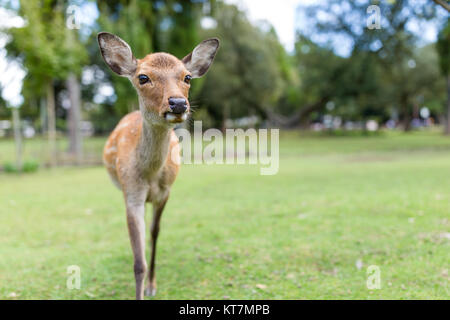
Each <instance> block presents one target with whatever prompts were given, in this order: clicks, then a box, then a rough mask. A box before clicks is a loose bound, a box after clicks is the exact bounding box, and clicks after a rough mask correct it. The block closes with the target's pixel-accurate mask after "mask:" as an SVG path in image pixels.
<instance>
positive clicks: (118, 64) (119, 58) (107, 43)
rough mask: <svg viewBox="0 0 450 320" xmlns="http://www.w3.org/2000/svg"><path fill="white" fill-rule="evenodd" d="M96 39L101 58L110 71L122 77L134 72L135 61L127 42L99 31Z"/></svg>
mask: <svg viewBox="0 0 450 320" xmlns="http://www.w3.org/2000/svg"><path fill="white" fill-rule="evenodd" d="M97 40H98V45H99V46H100V51H101V53H102V56H103V60H105V62H106V64H107V65H108V66H109V67H110V68H111V70H112V71H114V72H115V73H117V74H118V75H121V76H123V77H129V76H132V75H133V74H134V73H135V72H136V67H137V61H136V58H135V57H134V56H133V53H132V52H131V48H130V46H129V45H128V43H126V42H125V41H123V40H122V39H120V38H119V37H118V36H116V35H113V34H111V33H108V32H100V33H99V34H98V36H97Z"/></svg>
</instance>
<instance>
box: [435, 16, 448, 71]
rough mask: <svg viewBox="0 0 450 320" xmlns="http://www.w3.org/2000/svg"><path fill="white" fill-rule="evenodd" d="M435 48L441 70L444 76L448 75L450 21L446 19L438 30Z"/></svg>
mask: <svg viewBox="0 0 450 320" xmlns="http://www.w3.org/2000/svg"><path fill="white" fill-rule="evenodd" d="M436 49H437V52H438V53H439V65H440V68H441V72H442V74H443V75H444V76H448V75H449V73H450V22H449V21H448V20H447V24H446V25H445V26H444V27H443V28H442V30H441V31H440V32H439V37H438V41H437V43H436Z"/></svg>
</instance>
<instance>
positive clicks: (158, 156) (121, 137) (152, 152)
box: [98, 32, 218, 299]
mask: <svg viewBox="0 0 450 320" xmlns="http://www.w3.org/2000/svg"><path fill="white" fill-rule="evenodd" d="M98 42H99V45H100V49H101V53H102V56H103V58H104V60H105V62H106V63H107V64H108V65H109V66H110V68H111V69H112V70H113V71H114V72H116V73H118V74H119V75H121V76H124V77H128V79H129V80H130V81H131V83H132V84H133V86H134V87H135V89H136V91H137V93H138V96H139V109H140V110H139V111H135V112H132V113H130V114H128V115H126V116H125V117H124V118H123V119H122V120H121V121H120V122H119V124H118V125H117V126H116V128H115V129H114V130H113V132H112V133H111V135H110V136H109V138H108V141H107V142H106V144H105V147H104V150H103V162H104V164H105V166H106V168H107V170H108V173H109V175H110V176H111V179H112V180H113V182H114V183H115V185H116V186H117V187H118V188H119V189H121V190H122V192H123V196H124V200H125V205H126V211H127V224H128V231H129V235H130V242H131V248H132V250H133V256H134V275H135V280H136V298H137V299H143V294H144V279H145V273H146V271H147V263H146V261H145V219H144V216H145V203H146V202H151V203H152V205H153V219H152V225H151V229H150V233H151V237H152V239H151V257H150V270H148V271H149V272H148V282H147V287H146V293H147V294H148V295H154V294H155V292H156V276H155V257H156V241H157V238H158V233H159V223H160V219H161V215H162V212H163V210H164V206H165V204H166V202H167V200H168V198H169V193H170V188H171V186H172V184H173V183H174V181H175V178H176V176H177V174H178V170H179V165H180V154H179V153H180V146H179V142H178V138H177V137H176V135H175V133H174V131H173V125H174V123H176V122H182V121H184V120H185V119H186V116H187V114H188V113H189V102H188V94H189V87H190V85H189V84H188V83H186V82H185V81H184V80H185V77H186V75H192V76H193V77H194V75H195V74H197V75H202V74H203V73H204V72H206V70H207V69H208V67H209V65H210V64H211V62H212V59H213V58H214V55H215V52H216V51H217V48H218V40H217V39H210V40H206V41H204V42H202V43H201V44H200V45H199V46H197V47H196V49H194V55H193V57H194V59H193V60H194V61H191V59H189V61H188V62H186V63H184V62H183V61H181V60H179V59H177V58H176V57H174V56H172V55H170V54H168V53H153V54H149V55H147V56H146V57H144V58H143V59H140V60H136V59H135V58H134V56H133V54H132V52H131V49H130V47H129V46H128V44H127V43H126V42H125V41H123V40H122V39H120V38H119V37H117V36H115V35H112V34H109V33H105V32H102V33H100V34H99V35H98ZM195 50H197V51H195ZM195 52H197V53H195ZM191 56H192V55H190V56H189V57H191ZM188 68H189V70H188ZM199 70H200V71H201V72H199ZM139 75H146V76H148V77H149V79H150V81H149V82H146V83H144V84H140V83H139ZM169 98H184V99H185V100H186V107H187V108H186V111H185V113H184V114H182V115H181V114H175V113H173V112H170V111H171V109H170V107H169ZM168 113H169V114H170V118H169V117H168Z"/></svg>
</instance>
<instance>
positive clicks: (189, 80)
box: [184, 75, 192, 83]
mask: <svg viewBox="0 0 450 320" xmlns="http://www.w3.org/2000/svg"><path fill="white" fill-rule="evenodd" d="M191 79H192V77H191V76H190V75H187V76H186V77H184V82H186V83H190V82H191Z"/></svg>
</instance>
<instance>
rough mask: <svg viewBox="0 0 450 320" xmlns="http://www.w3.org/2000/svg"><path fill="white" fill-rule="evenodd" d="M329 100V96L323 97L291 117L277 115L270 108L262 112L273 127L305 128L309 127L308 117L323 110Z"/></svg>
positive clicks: (262, 109)
mask: <svg viewBox="0 0 450 320" xmlns="http://www.w3.org/2000/svg"><path fill="white" fill-rule="evenodd" d="M328 100H329V97H328V96H325V97H322V98H320V99H319V100H318V101H316V102H314V103H311V104H307V105H305V106H303V107H302V108H301V109H299V110H298V111H296V112H295V113H293V114H292V115H290V116H284V115H281V114H277V113H275V112H273V111H272V110H271V109H270V108H268V107H263V108H261V111H262V112H263V113H264V114H265V115H266V116H267V118H268V120H269V122H270V123H271V125H272V126H279V127H282V128H295V127H299V126H300V127H302V126H303V127H305V126H307V123H306V121H307V118H308V116H309V115H310V114H311V113H312V112H314V111H317V110H321V109H322V108H323V107H324V105H325V104H326V102H327V101H328Z"/></svg>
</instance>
